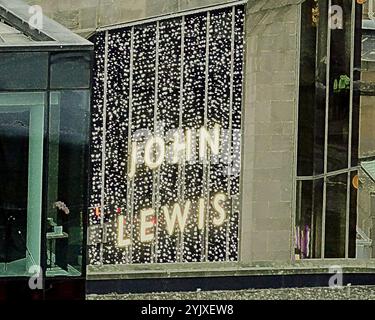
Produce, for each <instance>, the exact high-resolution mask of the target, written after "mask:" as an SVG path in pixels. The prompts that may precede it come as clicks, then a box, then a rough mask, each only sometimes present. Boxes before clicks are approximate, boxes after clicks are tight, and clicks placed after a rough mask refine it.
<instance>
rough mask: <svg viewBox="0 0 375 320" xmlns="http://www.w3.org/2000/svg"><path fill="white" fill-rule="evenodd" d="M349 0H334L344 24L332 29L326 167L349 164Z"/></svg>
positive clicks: (350, 34) (350, 30) (338, 168)
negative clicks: (341, 14)
mask: <svg viewBox="0 0 375 320" xmlns="http://www.w3.org/2000/svg"><path fill="white" fill-rule="evenodd" d="M352 3H353V1H351V0H334V1H332V5H338V6H340V7H341V8H342V9H343V17H344V19H343V26H342V28H339V26H337V27H336V28H335V27H333V28H332V30H331V60H330V79H329V85H330V102H329V120H328V121H329V122H328V171H336V170H340V169H344V168H348V164H349V163H348V150H349V114H350V112H349V110H350V82H351V80H352V79H351V70H350V64H351V52H352V23H351V12H352Z"/></svg>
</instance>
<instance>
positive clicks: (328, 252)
mask: <svg viewBox="0 0 375 320" xmlns="http://www.w3.org/2000/svg"><path fill="white" fill-rule="evenodd" d="M347 181H348V176H347V174H342V175H339V176H334V177H329V178H328V179H327V204H326V227H325V230H326V232H325V255H324V256H325V258H345V243H346V204H347V202H346V199H347Z"/></svg>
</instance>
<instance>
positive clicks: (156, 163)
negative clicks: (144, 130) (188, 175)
mask: <svg viewBox="0 0 375 320" xmlns="http://www.w3.org/2000/svg"><path fill="white" fill-rule="evenodd" d="M154 146H157V147H158V149H159V150H158V152H157V154H158V155H157V156H156V159H155V160H154ZM164 159H165V143H164V140H163V139H162V138H160V137H153V138H150V139H149V140H148V141H147V143H146V146H145V163H146V165H147V166H148V167H149V168H150V169H151V170H155V169H157V168H159V167H160V166H161V165H162V163H163V162H164Z"/></svg>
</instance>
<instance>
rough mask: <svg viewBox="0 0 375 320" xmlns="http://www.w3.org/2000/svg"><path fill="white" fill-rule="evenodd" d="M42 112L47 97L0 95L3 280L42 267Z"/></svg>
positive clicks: (0, 271)
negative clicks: (30, 268)
mask: <svg viewBox="0 0 375 320" xmlns="http://www.w3.org/2000/svg"><path fill="white" fill-rule="evenodd" d="M43 109H44V95H43V94H39V93H1V94H0V179H1V182H2V183H1V184H0V277H1V276H26V275H27V272H28V267H30V266H32V265H40V257H41V243H40V239H41V226H42V220H41V215H42V203H41V199H42V179H41V177H42V170H43V167H42V165H43V135H44V128H43V124H44V110H43Z"/></svg>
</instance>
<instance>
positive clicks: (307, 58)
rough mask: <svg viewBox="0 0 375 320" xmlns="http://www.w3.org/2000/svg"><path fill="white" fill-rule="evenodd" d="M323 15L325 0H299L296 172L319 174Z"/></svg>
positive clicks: (323, 96) (323, 94)
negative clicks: (299, 36) (299, 44)
mask: <svg viewBox="0 0 375 320" xmlns="http://www.w3.org/2000/svg"><path fill="white" fill-rule="evenodd" d="M312 12H314V14H312ZM318 12H319V17H318V16H317V13H318ZM327 17H328V4H327V1H326V0H323V1H318V2H315V1H305V2H304V3H303V5H302V24H301V27H302V32H301V66H300V68H301V70H300V89H299V91H300V101H299V124H298V126H299V127H298V132H299V135H298V141H299V143H298V175H299V176H312V175H315V174H322V173H323V168H324V141H325V140H324V132H325V113H326V111H325V110H326V69H327V64H326V57H327V30H328V26H327Z"/></svg>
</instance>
